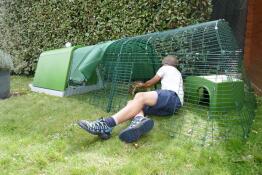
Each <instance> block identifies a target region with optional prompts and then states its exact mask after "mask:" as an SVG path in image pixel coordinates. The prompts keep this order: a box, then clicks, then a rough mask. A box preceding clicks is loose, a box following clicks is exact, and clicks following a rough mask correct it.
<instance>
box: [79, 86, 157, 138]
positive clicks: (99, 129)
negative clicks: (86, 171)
mask: <svg viewBox="0 0 262 175" xmlns="http://www.w3.org/2000/svg"><path fill="white" fill-rule="evenodd" d="M157 97H158V95H157V92H155V91H151V92H141V93H137V94H136V95H135V98H134V99H133V100H131V101H129V102H128V104H127V105H126V106H125V107H124V108H123V109H121V110H120V111H119V112H117V113H116V114H114V115H113V116H112V117H108V118H106V119H99V120H97V121H93V122H89V121H86V120H80V121H79V122H78V125H79V126H80V127H81V128H83V129H84V130H86V131H87V132H89V133H91V134H94V135H99V136H101V137H102V138H103V137H104V136H103V135H105V136H110V134H111V132H112V128H113V127H114V126H116V125H117V124H119V123H122V122H124V121H127V120H129V119H131V118H134V117H135V116H136V115H137V114H142V112H143V111H142V109H143V107H144V105H148V106H153V105H155V104H156V102H157ZM105 138H109V137H105Z"/></svg>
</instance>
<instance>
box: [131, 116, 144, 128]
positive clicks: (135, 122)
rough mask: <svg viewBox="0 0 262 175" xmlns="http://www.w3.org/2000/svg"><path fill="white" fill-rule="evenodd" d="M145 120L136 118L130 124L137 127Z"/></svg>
mask: <svg viewBox="0 0 262 175" xmlns="http://www.w3.org/2000/svg"><path fill="white" fill-rule="evenodd" d="M142 120H143V117H141V118H134V119H133V120H132V122H131V124H130V127H135V126H136V125H137V124H138V123H140V122H141V121H142Z"/></svg>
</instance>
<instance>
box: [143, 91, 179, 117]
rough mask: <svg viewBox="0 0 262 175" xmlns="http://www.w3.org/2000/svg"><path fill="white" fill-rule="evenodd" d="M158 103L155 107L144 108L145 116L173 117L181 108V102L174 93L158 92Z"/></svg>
mask: <svg viewBox="0 0 262 175" xmlns="http://www.w3.org/2000/svg"><path fill="white" fill-rule="evenodd" d="M156 92H157V94H158V98H157V102H156V104H155V105H154V106H147V105H146V106H144V108H143V111H144V114H145V115H160V116H166V115H173V114H174V113H175V112H176V111H177V110H178V109H179V108H180V107H181V102H180V99H179V97H178V96H177V94H176V93H175V92H174V91H170V90H157V91H156Z"/></svg>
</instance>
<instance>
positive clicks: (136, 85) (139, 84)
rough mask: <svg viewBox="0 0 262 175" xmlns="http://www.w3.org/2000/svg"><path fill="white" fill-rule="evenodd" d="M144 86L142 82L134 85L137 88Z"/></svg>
mask: <svg viewBox="0 0 262 175" xmlns="http://www.w3.org/2000/svg"><path fill="white" fill-rule="evenodd" d="M143 86H144V83H143V82H141V81H137V82H135V83H134V87H135V88H142V87H143Z"/></svg>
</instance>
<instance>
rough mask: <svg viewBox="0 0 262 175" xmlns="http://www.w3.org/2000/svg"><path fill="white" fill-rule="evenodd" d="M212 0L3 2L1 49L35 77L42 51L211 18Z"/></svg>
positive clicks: (23, 71) (0, 9)
mask: <svg viewBox="0 0 262 175" xmlns="http://www.w3.org/2000/svg"><path fill="white" fill-rule="evenodd" d="M211 9H212V7H211V0H133V1H129V0H100V1H98V0H96V1H94V0H40V1H39V0H27V1H13V0H2V1H0V31H1V32H0V41H1V42H0V48H1V49H4V50H5V51H6V52H8V53H10V54H11V55H12V56H13V58H14V65H15V73H17V74H32V73H33V72H34V70H35V68H36V64H37V60H38V57H39V54H40V53H41V52H42V51H44V50H49V49H54V48H60V47H63V46H64V44H65V43H66V42H71V43H72V44H73V45H76V44H79V45H91V44H95V43H98V42H101V41H106V40H115V39H119V38H122V37H126V36H134V35H140V34H145V33H148V32H155V31H163V30H167V29H171V28H177V27H181V26H186V25H189V24H193V23H198V22H203V21H206V20H207V19H209V16H210V13H211Z"/></svg>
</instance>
